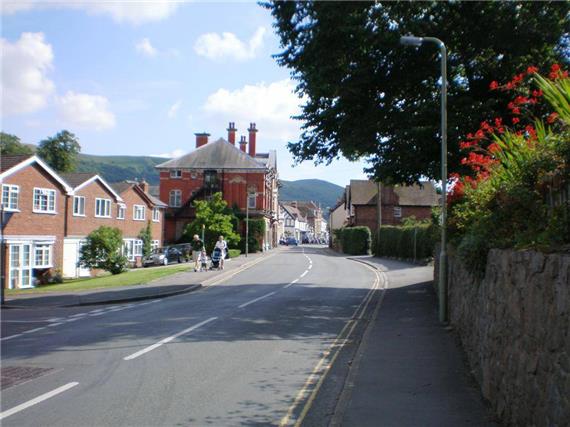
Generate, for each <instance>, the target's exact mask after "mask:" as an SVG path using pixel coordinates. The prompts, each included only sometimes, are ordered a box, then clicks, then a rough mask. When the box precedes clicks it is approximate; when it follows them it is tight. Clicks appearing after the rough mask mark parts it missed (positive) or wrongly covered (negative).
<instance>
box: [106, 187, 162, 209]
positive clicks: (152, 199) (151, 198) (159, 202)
mask: <svg viewBox="0 0 570 427" xmlns="http://www.w3.org/2000/svg"><path fill="white" fill-rule="evenodd" d="M111 187H113V190H115V192H116V193H117V194H122V193H124V192H125V191H127V190H128V189H129V188H131V187H134V188H136V189H137V190H138V191H139V192H140V194H142V195H143V196H144V197H146V198H147V199H148V201H150V202H151V203H152V204H153V205H155V206H160V207H167V206H168V205H167V204H166V203H164V202H163V201H162V200H160V199H158V198H156V197H154V196H152V195H150V194H149V193H145V192H144V191H143V190H142V188H140V187H139V186H138V185H137V183H136V182H132V181H122V182H115V183H113V184H111Z"/></svg>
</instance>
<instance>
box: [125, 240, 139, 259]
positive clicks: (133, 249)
mask: <svg viewBox="0 0 570 427" xmlns="http://www.w3.org/2000/svg"><path fill="white" fill-rule="evenodd" d="M142 249H143V241H142V240H140V239H123V255H124V256H126V257H127V259H128V260H129V261H131V262H133V261H135V258H136V257H138V256H142V252H143V250H142Z"/></svg>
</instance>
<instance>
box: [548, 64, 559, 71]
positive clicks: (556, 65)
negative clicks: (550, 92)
mask: <svg viewBox="0 0 570 427" xmlns="http://www.w3.org/2000/svg"><path fill="white" fill-rule="evenodd" d="M550 71H552V72H553V73H556V72H558V71H560V65H558V64H552V66H551V67H550Z"/></svg>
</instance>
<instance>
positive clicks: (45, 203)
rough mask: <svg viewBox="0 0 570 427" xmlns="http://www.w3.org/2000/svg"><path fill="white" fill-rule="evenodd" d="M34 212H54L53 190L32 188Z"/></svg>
mask: <svg viewBox="0 0 570 427" xmlns="http://www.w3.org/2000/svg"><path fill="white" fill-rule="evenodd" d="M33 210H34V212H39V213H55V190H50V189H49V188H34V209H33Z"/></svg>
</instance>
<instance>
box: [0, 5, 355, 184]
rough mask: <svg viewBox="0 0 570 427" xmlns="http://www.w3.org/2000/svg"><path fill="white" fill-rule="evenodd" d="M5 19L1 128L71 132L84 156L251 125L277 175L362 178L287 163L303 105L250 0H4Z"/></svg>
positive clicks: (342, 170)
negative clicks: (271, 152)
mask: <svg viewBox="0 0 570 427" xmlns="http://www.w3.org/2000/svg"><path fill="white" fill-rule="evenodd" d="M1 19H2V27H1V39H0V48H1V49H0V50H1V54H2V78H1V83H2V104H1V120H2V122H1V128H2V131H4V132H7V133H10V134H14V135H17V136H18V137H19V138H20V139H21V140H22V141H23V142H25V143H33V144H37V143H38V142H39V141H41V140H42V139H44V138H46V137H48V136H53V135H55V134H56V133H57V132H59V131H60V130H62V129H67V130H69V131H71V132H73V133H74V134H75V135H76V136H77V137H78V138H79V141H80V144H81V147H82V152H83V153H86V154H96V155H160V156H164V157H171V156H179V155H182V154H184V153H187V152H190V151H191V150H193V149H194V147H195V136H194V133H195V132H208V133H210V134H211V137H210V138H211V140H215V139H217V138H219V137H223V138H227V132H226V128H227V126H228V122H230V121H233V122H235V123H236V127H237V128H238V138H237V139H239V136H240V135H247V130H246V129H247V127H248V125H249V123H250V122H255V123H256V124H257V128H258V129H259V132H258V134H257V150H258V152H264V151H266V150H268V149H275V150H277V159H278V172H279V176H280V178H281V179H284V180H296V179H308V178H318V179H324V180H327V181H330V182H334V183H335V184H338V185H342V186H344V185H346V184H348V182H349V180H350V179H362V178H364V175H363V173H362V168H363V164H362V163H351V162H348V161H346V160H340V161H335V162H333V163H332V164H331V165H329V166H324V165H322V166H315V165H314V164H313V162H310V161H309V162H304V163H302V164H301V165H299V166H296V167H292V163H293V160H292V156H291V155H290V153H289V152H288V151H287V148H286V144H287V142H289V141H297V140H298V136H299V133H300V131H299V127H300V122H298V121H296V120H293V119H291V116H293V115H295V114H297V113H298V112H299V104H300V102H301V101H300V100H299V98H298V97H297V95H296V94H295V93H294V88H295V84H294V82H293V81H292V80H291V79H290V75H289V70H287V69H285V68H282V67H279V66H278V65H277V63H276V61H275V59H274V58H272V55H274V54H276V53H278V52H279V51H280V48H279V40H278V37H277V36H276V34H274V32H273V28H272V18H271V15H270V13H269V11H267V10H266V9H264V8H262V7H261V6H259V5H258V4H257V3H255V2H172V1H167V0H163V1H152V2H149V1H147V2H132V1H131V2H124V1H123V2H119V1H93V0H90V1H89V0H73V1H67V2H61V1H50V0H33V1H26V0H22V1H13V0H2V11H1Z"/></svg>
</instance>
